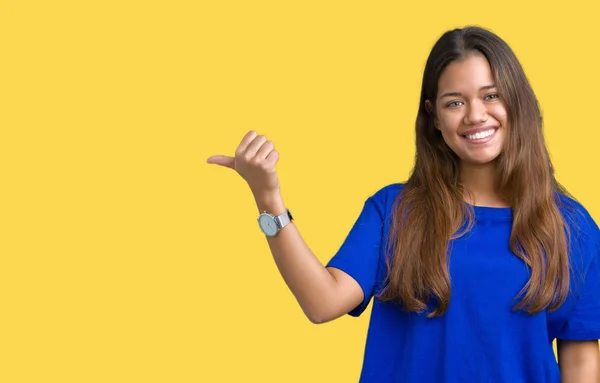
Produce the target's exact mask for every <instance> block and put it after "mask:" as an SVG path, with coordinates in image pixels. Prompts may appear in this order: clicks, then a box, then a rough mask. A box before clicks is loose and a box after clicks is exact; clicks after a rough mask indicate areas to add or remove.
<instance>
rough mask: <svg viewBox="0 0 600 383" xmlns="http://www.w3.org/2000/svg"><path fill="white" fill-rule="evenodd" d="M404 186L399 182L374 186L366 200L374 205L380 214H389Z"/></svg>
mask: <svg viewBox="0 0 600 383" xmlns="http://www.w3.org/2000/svg"><path fill="white" fill-rule="evenodd" d="M404 187H405V184H404V183H400V182H398V183H390V184H385V185H383V186H380V187H378V188H376V189H375V190H374V191H373V192H372V193H371V194H370V195H369V197H368V198H367V201H366V202H367V203H371V204H373V205H375V206H376V207H377V208H378V209H379V210H380V212H381V214H382V215H384V216H385V215H389V213H390V211H391V210H392V207H393V205H394V203H395V202H396V200H397V199H398V197H399V196H400V193H401V192H402V190H403V189H404Z"/></svg>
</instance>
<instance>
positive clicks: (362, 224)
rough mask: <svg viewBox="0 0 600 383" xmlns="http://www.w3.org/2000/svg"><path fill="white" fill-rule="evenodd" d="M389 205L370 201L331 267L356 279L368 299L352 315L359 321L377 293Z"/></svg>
mask: <svg viewBox="0 0 600 383" xmlns="http://www.w3.org/2000/svg"><path fill="white" fill-rule="evenodd" d="M384 216H385V205H384V202H383V201H382V198H380V197H378V196H377V195H375V196H371V197H370V198H368V199H367V200H366V201H365V203H364V206H363V208H362V211H361V212H360V215H359V216H358V218H357V220H356V221H355V223H354V225H353V226H352V228H351V229H350V232H349V233H348V236H347V237H346V239H345V240H344V242H343V243H342V245H341V246H340V248H339V250H338V251H337V253H336V254H335V255H334V256H333V257H332V258H331V260H330V261H329V262H328V263H327V265H326V266H327V267H335V268H337V269H340V270H342V271H344V272H345V273H347V274H348V275H350V276H351V277H352V278H354V279H355V280H356V281H357V282H358V284H359V285H360V287H361V288H362V290H363V293H364V299H363V301H362V303H360V304H359V305H358V306H357V307H355V308H354V309H352V310H351V311H350V312H349V313H348V314H349V315H351V316H354V317H358V316H359V315H360V314H362V312H363V311H364V310H365V309H366V308H367V306H368V304H369V301H370V300H371V298H372V296H373V293H374V291H375V283H376V278H377V269H378V267H379V259H380V252H381V247H382V238H383V229H384Z"/></svg>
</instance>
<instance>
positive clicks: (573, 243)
mask: <svg viewBox="0 0 600 383" xmlns="http://www.w3.org/2000/svg"><path fill="white" fill-rule="evenodd" d="M557 196H558V198H557V200H558V204H559V210H560V211H561V213H562V215H563V217H564V220H565V224H566V230H567V234H568V240H569V249H570V259H571V262H573V265H574V266H576V267H577V266H579V267H583V270H586V269H587V268H588V267H589V266H590V264H591V263H592V262H593V261H594V260H596V261H598V260H597V258H599V257H600V229H599V228H598V224H597V223H596V221H595V220H594V218H593V217H592V215H591V214H590V212H589V211H588V210H587V209H586V208H585V207H584V206H583V204H581V203H580V202H579V201H577V200H576V199H575V198H574V197H572V196H567V195H564V194H558V195H557Z"/></svg>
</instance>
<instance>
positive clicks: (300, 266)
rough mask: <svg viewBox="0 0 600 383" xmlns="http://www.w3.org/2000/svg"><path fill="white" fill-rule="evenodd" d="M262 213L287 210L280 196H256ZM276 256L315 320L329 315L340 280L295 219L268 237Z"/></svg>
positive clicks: (306, 310)
mask: <svg viewBox="0 0 600 383" xmlns="http://www.w3.org/2000/svg"><path fill="white" fill-rule="evenodd" d="M255 199H256V203H257V207H258V209H259V211H260V212H263V211H267V212H269V213H271V214H275V215H278V214H281V213H283V212H285V205H284V203H283V200H282V198H281V196H280V195H277V196H270V197H268V198H265V197H256V196H255ZM267 241H268V244H269V248H270V250H271V254H272V255H273V259H274V260H275V263H276V265H277V268H278V269H279V272H280V273H281V276H282V277H283V279H284V281H285V283H286V284H287V286H288V287H289V289H290V290H291V292H292V294H294V296H295V297H296V300H297V301H298V303H299V304H300V306H301V308H302V310H303V311H304V313H305V314H306V316H307V317H308V318H309V319H310V320H311V321H312V322H322V321H323V319H322V318H324V317H327V316H329V313H328V311H329V310H330V309H331V308H332V302H333V301H334V299H332V297H333V296H334V295H335V290H336V287H337V282H336V280H335V278H334V277H333V276H332V275H331V274H330V273H329V271H328V270H327V269H326V268H325V267H324V266H323V264H322V263H321V262H320V261H319V259H318V258H317V257H316V256H315V255H314V254H313V252H312V251H311V249H310V248H309V247H308V245H307V244H306V242H305V241H304V239H303V238H302V236H301V235H300V232H299V231H298V228H297V227H296V225H295V224H294V223H293V222H292V223H290V224H288V225H287V226H286V227H285V228H283V230H281V231H280V232H279V233H278V234H277V236H275V237H267Z"/></svg>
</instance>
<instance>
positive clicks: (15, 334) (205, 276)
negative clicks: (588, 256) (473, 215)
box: [0, 0, 600, 383]
mask: <svg viewBox="0 0 600 383" xmlns="http://www.w3.org/2000/svg"><path fill="white" fill-rule="evenodd" d="M0 4H1V5H0V7H1V8H0V36H1V37H0V68H1V70H0V95H1V99H0V127H1V138H0V145H1V150H0V156H1V162H0V164H1V165H0V171H1V173H0V175H1V178H0V180H1V186H0V190H1V193H2V198H1V199H0V200H1V202H0V203H1V210H0V217H1V222H2V227H1V228H0V229H1V230H0V381H1V382H6V383H13V382H15V383H16V382H65V383H66V382H353V381H357V380H358V376H359V373H360V368H361V363H362V355H363V349H364V341H365V336H366V330H367V325H368V319H369V314H370V308H369V309H368V310H367V312H365V313H364V315H363V316H362V317H360V318H358V319H354V318H350V317H343V318H341V319H339V320H337V321H335V322H331V323H328V324H325V325H320V326H317V325H312V324H310V323H309V322H308V320H307V319H305V317H304V316H303V314H302V312H301V310H300V309H299V307H298V305H297V303H296V302H295V300H294V298H293V296H292V295H291V293H290V292H289V290H288V289H287V287H286V286H285V284H284V282H283V280H282V279H281V277H280V275H279V274H278V272H277V269H276V267H275V264H274V262H273V261H272V259H271V255H270V253H269V251H268V247H267V244H266V241H265V240H264V237H263V236H262V235H261V233H260V231H259V229H258V226H257V223H256V217H257V209H256V207H255V205H254V201H253V200H252V198H251V195H250V193H249V190H248V189H247V187H246V185H245V183H244V182H243V180H242V179H241V178H239V177H238V176H237V174H235V173H234V172H232V171H230V170H228V169H224V168H219V167H216V166H210V165H207V164H206V163H205V160H206V158H207V157H208V156H210V155H212V154H232V153H233V151H234V149H235V147H236V146H237V144H238V143H239V140H240V139H241V137H242V136H243V135H244V134H245V133H246V132H247V131H248V130H250V129H255V130H257V131H258V132H259V133H262V134H266V135H267V136H268V137H269V138H270V139H272V140H273V141H274V142H275V144H276V147H277V149H278V150H279V151H280V154H281V159H280V162H279V165H278V169H279V174H280V178H281V182H282V191H283V195H284V198H285V202H286V203H287V205H288V206H289V208H290V209H291V210H292V212H293V214H294V216H295V218H296V222H297V225H298V227H299V229H300V231H301V233H302V235H303V236H304V238H305V239H306V241H307V243H308V244H309V245H310V246H311V248H312V249H313V251H314V252H315V253H316V254H317V256H318V257H319V259H321V260H322V261H323V262H326V261H327V260H328V259H329V258H330V257H331V256H332V255H333V253H334V252H335V250H337V248H338V246H339V245H340V244H341V242H342V241H343V239H344V237H345V235H346V234H347V232H348V230H349V228H350V227H351V225H352V223H353V222H354V220H355V219H356V217H357V215H358V213H359V211H360V209H361V207H362V204H363V202H364V200H365V198H367V197H368V196H369V195H370V194H371V193H373V192H374V191H376V190H377V189H379V188H380V187H382V186H384V185H386V184H388V183H392V182H398V181H403V180H405V179H406V177H407V176H408V174H409V171H410V168H411V166H412V160H413V154H414V135H413V130H414V119H415V114H416V110H417V101H418V95H419V91H420V82H421V75H422V70H423V66H424V63H425V60H426V57H427V54H428V52H429V49H430V48H431V46H432V44H433V43H434V41H435V40H436V39H437V38H438V37H439V35H440V34H441V33H443V32H444V31H445V30H446V29H449V28H453V27H457V26H462V25H465V24H478V25H482V26H485V27H488V28H491V29H492V30H494V31H495V32H497V33H499V34H500V35H501V36H502V37H503V38H504V39H505V40H506V41H507V42H508V43H509V44H510V45H511V46H512V47H513V48H514V50H515V52H516V54H517V55H518V57H519V58H520V60H521V61H522V64H523V65H524V67H525V70H526V71H527V73H528V75H529V77H530V79H531V82H532V84H533V86H534V89H535V91H536V93H537V95H538V97H539V100H540V102H541V105H542V108H543V112H544V118H545V123H546V125H545V127H546V137H547V142H548V146H549V148H550V151H551V155H552V158H553V160H554V163H555V165H556V169H557V174H558V177H559V179H560V181H562V182H563V183H564V184H565V185H566V186H567V187H568V188H569V190H570V191H571V192H573V193H574V194H575V196H576V197H577V198H578V199H579V200H580V201H581V202H582V203H583V204H584V205H585V206H586V207H587V208H588V210H590V212H591V213H592V215H593V216H594V217H595V218H596V220H600V200H599V198H598V193H599V192H598V187H599V181H598V178H599V177H598V176H599V171H598V163H599V160H598V141H599V140H600V125H599V123H598V117H597V112H598V110H597V109H598V108H597V104H598V89H600V80H599V76H598V75H597V73H598V72H597V70H598V65H597V63H598V57H597V52H596V48H597V47H598V41H599V39H600V32H599V31H598V29H597V24H598V20H597V15H598V9H597V8H594V7H597V6H596V5H594V6H593V5H592V4H594V3H593V2H592V1H589V2H578V1H570V2H568V7H566V8H563V7H556V6H551V5H549V3H547V2H539V3H532V2H525V1H505V2H501V3H499V2H479V1H464V2H447V1H444V2H432V1H427V2H414V3H410V4H407V3H406V2H401V1H397V2H391V1H378V2H355V1H303V2H295V3H292V2H283V1H236V2H234V1H203V2H202V1H200V2H199V1H179V0H170V1H166V0H163V1H64V0H57V1H44V2H42V1H37V2H33V1H24V0H19V1H17V0H13V1H2V2H0ZM563 4H564V3H563Z"/></svg>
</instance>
